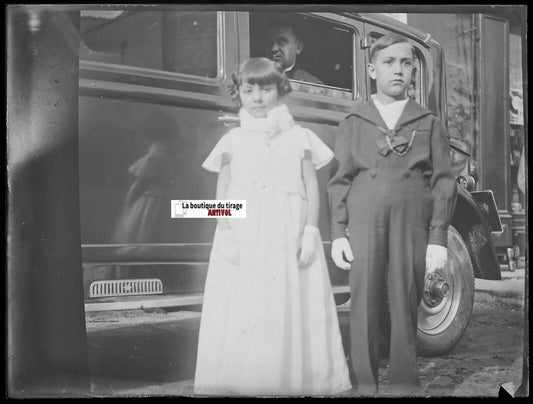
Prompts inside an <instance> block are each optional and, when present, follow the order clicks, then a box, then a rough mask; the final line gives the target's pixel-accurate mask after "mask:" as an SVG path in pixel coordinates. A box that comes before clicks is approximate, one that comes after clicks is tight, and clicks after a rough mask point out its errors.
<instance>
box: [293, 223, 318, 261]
mask: <svg viewBox="0 0 533 404" xmlns="http://www.w3.org/2000/svg"><path fill="white" fill-rule="evenodd" d="M317 236H320V230H318V227H316V226H312V225H310V224H306V225H305V227H304V232H303V235H302V243H301V246H300V256H299V257H298V261H299V263H300V265H303V266H306V265H309V264H310V263H311V261H312V258H313V257H314V255H315V249H316V245H317V243H316V240H315V238H316V237H317Z"/></svg>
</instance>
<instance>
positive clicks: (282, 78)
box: [229, 58, 292, 106]
mask: <svg viewBox="0 0 533 404" xmlns="http://www.w3.org/2000/svg"><path fill="white" fill-rule="evenodd" d="M243 83H249V84H252V85H253V84H258V85H260V86H265V85H271V84H275V85H276V86H277V88H278V95H279V97H282V96H284V95H285V94H287V93H290V92H291V90H292V89H291V83H290V82H289V79H288V78H287V76H286V75H285V73H284V72H283V70H282V68H281V66H280V64H279V63H276V62H274V61H272V60H270V59H267V58H251V59H248V60H245V61H244V62H243V63H241V65H240V66H239V69H238V70H237V71H236V72H235V73H233V77H232V83H231V84H230V85H229V89H230V95H231V98H232V99H233V101H235V102H236V103H237V104H238V105H239V106H240V104H241V100H240V97H239V87H240V86H241V85H242V84H243Z"/></svg>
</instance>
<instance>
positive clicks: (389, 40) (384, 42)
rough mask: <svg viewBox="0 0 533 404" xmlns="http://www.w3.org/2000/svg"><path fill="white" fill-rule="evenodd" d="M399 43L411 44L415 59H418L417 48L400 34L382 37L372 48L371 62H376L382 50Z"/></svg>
mask: <svg viewBox="0 0 533 404" xmlns="http://www.w3.org/2000/svg"><path fill="white" fill-rule="evenodd" d="M397 43H407V44H409V45H410V46H411V51H412V52H413V59H415V58H416V54H415V48H414V47H413V45H411V43H410V42H409V41H408V40H407V38H406V37H404V36H402V35H398V34H387V35H383V36H382V37H380V38H379V39H378V40H377V41H376V42H374V43H373V44H372V46H371V47H370V61H371V62H372V63H374V61H375V60H376V56H377V54H378V52H379V51H380V50H382V49H385V48H388V47H389V46H391V45H394V44H397Z"/></svg>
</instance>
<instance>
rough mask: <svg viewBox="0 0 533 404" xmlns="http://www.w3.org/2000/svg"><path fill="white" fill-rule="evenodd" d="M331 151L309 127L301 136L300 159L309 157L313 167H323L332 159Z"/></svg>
mask: <svg viewBox="0 0 533 404" xmlns="http://www.w3.org/2000/svg"><path fill="white" fill-rule="evenodd" d="M333 156H334V154H333V152H332V151H331V149H330V148H329V147H328V146H326V144H325V143H324V142H322V140H320V138H319V137H318V136H317V135H315V134H314V133H313V132H312V131H310V130H309V129H304V132H303V136H302V159H304V158H310V159H311V161H312V162H313V165H314V166H315V169H316V170H318V169H319V168H322V167H324V166H325V165H326V164H328V163H329V162H330V161H331V160H332V159H333Z"/></svg>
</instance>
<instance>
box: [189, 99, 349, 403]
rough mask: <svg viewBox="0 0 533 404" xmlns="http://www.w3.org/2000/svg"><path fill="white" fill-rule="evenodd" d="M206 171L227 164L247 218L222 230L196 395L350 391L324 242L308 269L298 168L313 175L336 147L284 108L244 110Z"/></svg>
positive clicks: (209, 283) (232, 190) (213, 260)
mask: <svg viewBox="0 0 533 404" xmlns="http://www.w3.org/2000/svg"><path fill="white" fill-rule="evenodd" d="M240 120H241V126H240V127H239V128H236V129H233V130H231V131H230V132H229V133H227V134H226V135H225V136H223V137H222V138H221V139H220V141H219V142H218V144H217V145H216V146H215V148H214V149H213V151H212V152H211V154H210V155H209V156H208V157H207V159H206V160H205V161H204V163H203V165H202V167H204V168H205V169H207V170H209V171H213V172H218V171H219V170H220V167H221V163H222V161H223V160H224V159H228V160H229V161H230V171H231V182H230V185H229V189H228V191H227V195H226V197H225V199H245V200H246V201H247V212H246V213H247V216H246V219H228V222H229V224H230V226H231V230H222V231H221V230H220V228H219V227H218V226H217V229H216V231H215V236H214V241H213V248H212V251H211V257H210V261H209V269H208V274H207V280H206V285H205V295H204V303H203V311H202V319H201V325H200V336H199V344H198V357H197V365H196V376H195V384H194V391H195V393H198V394H215V395H333V394H336V393H340V392H342V391H346V390H349V389H350V388H351V383H350V380H349V376H348V368H347V365H346V360H345V354H344V350H343V346H342V340H341V335H340V330H339V324H338V318H337V312H336V307H335V302H334V299H333V294H332V290H331V283H330V279H329V274H328V270H327V266H326V259H325V255H324V250H323V246H322V240H321V238H320V236H318V235H317V236H316V237H315V243H316V249H315V251H316V254H315V256H314V258H313V260H312V262H311V263H310V264H309V265H307V266H305V267H301V266H300V265H299V263H298V253H299V247H300V240H301V235H302V232H303V228H304V226H305V222H306V217H307V216H306V215H307V200H306V193H305V187H304V183H303V179H302V169H301V161H302V159H303V158H304V156H305V157H311V158H312V162H313V164H314V166H315V167H316V169H318V168H320V167H322V166H324V165H326V164H327V163H328V162H329V161H330V160H331V159H332V158H333V153H332V152H331V150H330V149H329V148H328V147H327V146H326V145H325V144H324V143H323V142H322V141H321V140H320V139H319V138H318V137H317V136H316V135H315V134H314V133H313V132H311V131H310V130H308V129H304V128H302V127H301V126H299V125H296V124H294V121H293V119H292V116H291V115H290V113H289V111H288V109H287V107H286V106H285V105H280V106H278V107H276V108H274V109H273V110H271V111H270V113H269V114H268V117H267V118H260V119H257V118H253V117H252V116H251V115H250V114H249V113H248V112H247V111H246V110H244V109H241V111H240Z"/></svg>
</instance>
